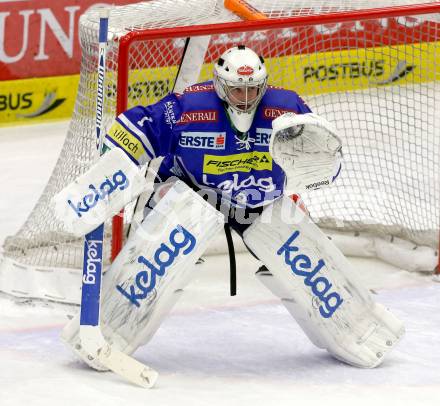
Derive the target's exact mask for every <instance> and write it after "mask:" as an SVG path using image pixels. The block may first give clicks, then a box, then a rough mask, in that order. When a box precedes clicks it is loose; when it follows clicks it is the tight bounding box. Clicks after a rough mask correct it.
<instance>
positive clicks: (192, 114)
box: [177, 110, 218, 124]
mask: <svg viewBox="0 0 440 406" xmlns="http://www.w3.org/2000/svg"><path fill="white" fill-rule="evenodd" d="M216 122H218V111H217V110H194V111H185V112H183V113H182V115H181V116H180V119H179V121H178V122H177V124H187V123H216Z"/></svg>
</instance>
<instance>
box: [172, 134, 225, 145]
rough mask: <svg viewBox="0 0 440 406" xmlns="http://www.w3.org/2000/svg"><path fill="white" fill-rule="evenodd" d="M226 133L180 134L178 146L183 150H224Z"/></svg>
mask: <svg viewBox="0 0 440 406" xmlns="http://www.w3.org/2000/svg"><path fill="white" fill-rule="evenodd" d="M225 139H226V132H222V133H207V132H182V134H181V135H180V137H179V145H180V146H181V147H183V148H200V149H225Z"/></svg>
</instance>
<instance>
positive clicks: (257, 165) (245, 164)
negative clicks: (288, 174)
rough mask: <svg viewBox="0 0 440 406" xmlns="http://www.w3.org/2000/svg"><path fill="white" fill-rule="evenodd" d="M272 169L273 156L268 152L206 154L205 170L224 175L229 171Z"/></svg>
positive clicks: (204, 160) (209, 172)
mask: <svg viewBox="0 0 440 406" xmlns="http://www.w3.org/2000/svg"><path fill="white" fill-rule="evenodd" d="M251 170H255V171H264V170H272V157H271V156H270V154H269V153H268V152H259V151H251V152H245V153H243V154H234V155H225V156H221V155H205V156H204V157H203V172H204V173H208V174H211V175H222V174H224V173H227V172H250V171H251Z"/></svg>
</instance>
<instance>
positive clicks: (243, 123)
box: [225, 103, 257, 133]
mask: <svg viewBox="0 0 440 406" xmlns="http://www.w3.org/2000/svg"><path fill="white" fill-rule="evenodd" d="M225 105H226V106H225V107H226V114H227V116H228V118H229V122H230V123H231V125H232V127H233V128H234V129H235V130H238V131H239V132H241V133H245V132H247V131H249V129H250V128H251V125H252V121H253V120H254V116H255V112H256V110H257V108H255V109H253V110H252V111H250V112H249V113H244V112H238V111H237V110H235V109H234V108H232V107H231V106H229V105H228V104H227V103H225Z"/></svg>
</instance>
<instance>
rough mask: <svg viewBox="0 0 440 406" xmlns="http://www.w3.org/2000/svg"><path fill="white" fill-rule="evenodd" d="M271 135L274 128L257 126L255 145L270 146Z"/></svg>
mask: <svg viewBox="0 0 440 406" xmlns="http://www.w3.org/2000/svg"><path fill="white" fill-rule="evenodd" d="M271 135H272V128H256V129H255V143H254V145H256V146H259V147H268V146H269V143H270V136H271Z"/></svg>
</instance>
